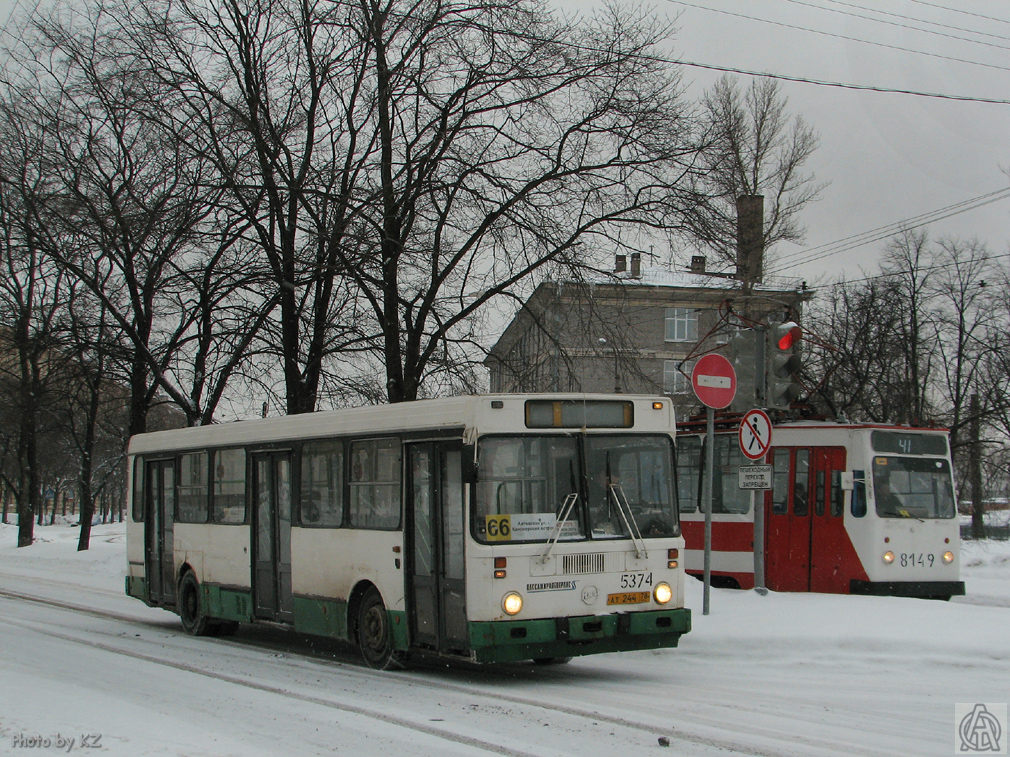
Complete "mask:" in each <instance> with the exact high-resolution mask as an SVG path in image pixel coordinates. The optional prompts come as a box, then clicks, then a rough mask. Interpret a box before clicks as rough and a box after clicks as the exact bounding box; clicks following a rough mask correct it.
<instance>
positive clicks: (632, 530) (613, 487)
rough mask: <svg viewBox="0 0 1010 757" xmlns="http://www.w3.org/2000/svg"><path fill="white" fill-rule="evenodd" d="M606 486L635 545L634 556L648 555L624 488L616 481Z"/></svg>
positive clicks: (640, 557)
mask: <svg viewBox="0 0 1010 757" xmlns="http://www.w3.org/2000/svg"><path fill="white" fill-rule="evenodd" d="M608 488H609V490H610V496H611V498H612V499H613V500H614V502H615V503H616V504H617V512H618V513H619V514H620V516H621V520H622V521H624V527H625V528H626V529H627V531H628V534H630V535H631V543H632V544H634V545H635V556H636V557H638V558H639V559H642V558H643V557H648V556H649V553H648V552H647V551H646V549H645V539H643V538H642V532H641V530H639V528H638V521H636V520H635V514H634V513H633V512H632V511H631V504H630V503H629V502H628V496H627V495H626V494H625V493H624V489H622V488H621V485H620V484H617V483H611V484H610V486H609V487H608Z"/></svg>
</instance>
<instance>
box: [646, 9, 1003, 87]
mask: <svg viewBox="0 0 1010 757" xmlns="http://www.w3.org/2000/svg"><path fill="white" fill-rule="evenodd" d="M666 2H668V3H672V4H674V5H681V6H684V7H686V8H696V9H698V10H704V11H709V12H711V13H721V14H723V15H726V16H733V17H736V18H742V19H746V20H748V21H758V22H760V23H763V24H771V25H772V26H780V27H783V28H785V29H793V30H796V31H802V32H807V33H809V34H819V35H822V36H825V37H833V38H835V39H843V40H846V41H848V42H858V43H860V44H864V45H872V46H874V47H882V48H885V49H889V50H897V51H899V52H905V53H913V54H915V55H924V56H927V57H930V58H937V59H939V60H946V61H951V62H953V63H964V64H966V65H971V66H981V67H983V68H992V69H997V70H1000V71H1010V66H1001V65H997V64H995V63H984V62H982V61H975V60H969V59H967V58H957V57H954V56H951V55H941V54H940V53H931V52H927V51H925V50H916V49H915V48H911V47H903V46H901V45H891V44H888V43H886V42H873V41H871V40H866V39H860V38H859V37H853V36H850V35H847V34H839V33H837V32H828V31H824V30H823V29H811V28H810V27H808V26H799V25H798V24H789V23H786V22H785V21H774V20H772V19H768V18H762V17H760V16H751V15H748V14H746V13H737V12H735V11H728V10H725V9H722V8H711V7H708V6H705V5H699V4H698V3H690V2H687V0H666Z"/></svg>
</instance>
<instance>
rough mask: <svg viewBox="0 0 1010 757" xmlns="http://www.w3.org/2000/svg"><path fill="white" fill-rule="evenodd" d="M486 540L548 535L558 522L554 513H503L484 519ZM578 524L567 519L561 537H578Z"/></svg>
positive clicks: (507, 539)
mask: <svg viewBox="0 0 1010 757" xmlns="http://www.w3.org/2000/svg"><path fill="white" fill-rule="evenodd" d="M484 522H485V527H486V529H487V540H488V541H532V540H542V539H546V538H548V537H550V535H551V534H552V533H553V532H554V527H555V526H556V525H557V523H558V516H557V515H555V514H554V513H505V514H500V515H488V516H485V519H484ZM578 536H579V526H578V523H576V522H575V521H574V520H568V521H566V522H565V525H564V526H563V527H562V528H561V538H566V537H567V538H578Z"/></svg>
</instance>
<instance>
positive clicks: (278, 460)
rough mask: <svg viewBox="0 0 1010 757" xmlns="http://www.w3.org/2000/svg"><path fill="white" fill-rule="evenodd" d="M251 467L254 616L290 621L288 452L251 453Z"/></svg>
mask: <svg viewBox="0 0 1010 757" xmlns="http://www.w3.org/2000/svg"><path fill="white" fill-rule="evenodd" d="M252 467H253V477H252V488H253V490H252V496H253V503H254V507H253V528H252V560H253V603H254V605H255V612H256V617H257V618H263V619H266V620H282V621H291V620H293V619H294V607H293V600H292V595H291V453H290V452H258V453H254V454H253V456H252Z"/></svg>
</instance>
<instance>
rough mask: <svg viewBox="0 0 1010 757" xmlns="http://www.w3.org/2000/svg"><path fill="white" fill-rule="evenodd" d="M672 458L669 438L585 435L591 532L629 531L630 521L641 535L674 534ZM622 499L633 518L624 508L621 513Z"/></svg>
mask: <svg viewBox="0 0 1010 757" xmlns="http://www.w3.org/2000/svg"><path fill="white" fill-rule="evenodd" d="M672 464H673V453H672V450H671V448H670V440H669V438H665V437H660V436H590V437H587V438H586V467H587V470H588V472H589V484H588V500H589V501H588V503H587V504H588V506H589V523H590V527H591V529H592V533H593V537H594V538H607V537H627V536H629V535H630V534H629V532H628V528H629V526H630V527H631V528H634V524H637V526H638V530H639V531H640V532H641V534H642V536H645V537H649V536H675V535H677V533H678V530H677V519H676V516H675V513H674V508H675V505H674V499H673V487H672V485H671V484H672V482H673V472H672ZM624 503H626V504H627V505H628V506H630V508H629V509H630V515H631V518H629V517H628V513H627V512H626V511H625V513H624V517H622V508H623V507H624ZM632 518H633V521H634V523H632V522H630V521H631V520H632ZM626 520H627V521H629V522H625V521H626Z"/></svg>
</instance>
